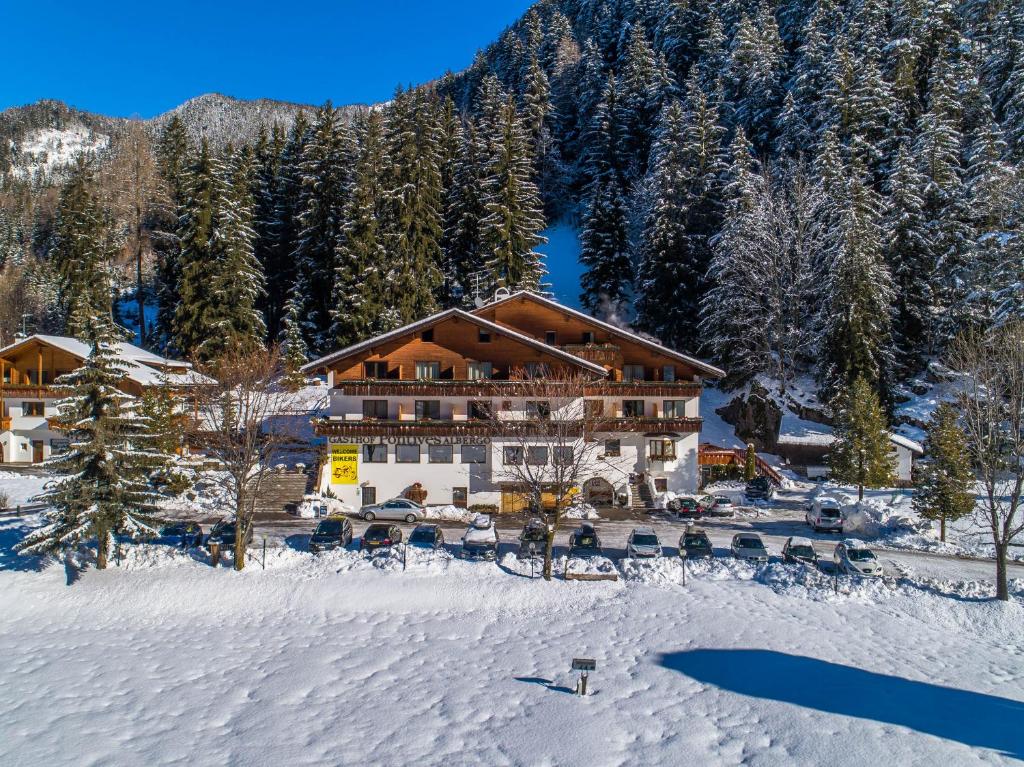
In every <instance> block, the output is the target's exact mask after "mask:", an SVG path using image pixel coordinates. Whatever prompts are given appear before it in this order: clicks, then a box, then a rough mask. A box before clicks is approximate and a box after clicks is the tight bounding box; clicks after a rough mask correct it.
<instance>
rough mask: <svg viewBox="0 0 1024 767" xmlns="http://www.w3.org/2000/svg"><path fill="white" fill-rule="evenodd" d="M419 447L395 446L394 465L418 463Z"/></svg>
mask: <svg viewBox="0 0 1024 767" xmlns="http://www.w3.org/2000/svg"><path fill="white" fill-rule="evenodd" d="M419 462H420V446H419V445H418V444H417V445H395V463H419Z"/></svg>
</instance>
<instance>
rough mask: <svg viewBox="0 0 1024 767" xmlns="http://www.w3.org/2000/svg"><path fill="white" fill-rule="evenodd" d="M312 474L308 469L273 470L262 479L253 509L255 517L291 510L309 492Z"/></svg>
mask: <svg viewBox="0 0 1024 767" xmlns="http://www.w3.org/2000/svg"><path fill="white" fill-rule="evenodd" d="M312 484H313V476H312V472H310V471H280V472H278V471H275V472H273V473H270V474H268V475H267V476H266V477H265V478H264V480H263V490H262V492H261V493H260V497H259V498H258V499H257V501H256V507H255V509H254V511H255V514H256V516H257V517H259V516H267V515H277V514H284V513H286V512H288V511H293V510H294V509H295V507H296V506H297V505H298V504H299V502H300V501H301V500H302V496H304V495H305V494H306V493H308V492H310V489H311V486H312Z"/></svg>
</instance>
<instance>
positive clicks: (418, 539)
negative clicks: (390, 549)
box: [409, 525, 444, 549]
mask: <svg viewBox="0 0 1024 767" xmlns="http://www.w3.org/2000/svg"><path fill="white" fill-rule="evenodd" d="M409 545H410V546H415V547H416V548H418V549H439V548H441V547H442V546H444V531H443V530H441V527H440V526H439V525H417V526H416V529H415V530H413V531H412V533H411V534H410V535H409Z"/></svg>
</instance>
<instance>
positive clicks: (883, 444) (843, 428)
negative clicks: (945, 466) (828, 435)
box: [828, 377, 896, 500]
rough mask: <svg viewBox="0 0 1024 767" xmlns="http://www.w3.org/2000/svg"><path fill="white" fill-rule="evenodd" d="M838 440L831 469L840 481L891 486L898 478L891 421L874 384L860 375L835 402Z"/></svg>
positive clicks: (832, 451)
mask: <svg viewBox="0 0 1024 767" xmlns="http://www.w3.org/2000/svg"><path fill="white" fill-rule="evenodd" d="M833 412H834V419H833V420H834V431H835V442H833V443H832V447H831V449H830V451H829V459H828V462H829V470H830V472H831V474H832V478H833V479H835V480H836V481H837V482H848V483H850V484H852V485H856V486H857V496H858V499H859V500H864V488H865V487H888V486H891V485H892V484H893V482H895V479H896V477H895V473H894V469H893V462H892V456H891V454H890V445H889V432H888V423H887V422H886V418H885V412H884V411H883V409H882V404H881V402H880V401H879V399H878V394H877V393H876V392H875V390H874V387H873V386H872V384H871V383H870V382H868V381H866V380H865V379H864V378H861V377H858V378H856V379H854V381H853V383H852V384H850V385H849V386H848V387H847V388H846V389H844V390H843V391H842V392H841V393H840V394H839V395H838V397H837V399H836V401H835V402H834V403H833Z"/></svg>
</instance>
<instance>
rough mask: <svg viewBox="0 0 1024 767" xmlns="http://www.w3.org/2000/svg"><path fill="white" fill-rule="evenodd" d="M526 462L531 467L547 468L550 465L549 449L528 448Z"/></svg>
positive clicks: (539, 447)
mask: <svg viewBox="0 0 1024 767" xmlns="http://www.w3.org/2000/svg"><path fill="white" fill-rule="evenodd" d="M526 462H527V463H528V464H530V465H531V466H546V465H547V463H548V449H547V448H546V447H544V446H536V447H528V448H526Z"/></svg>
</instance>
